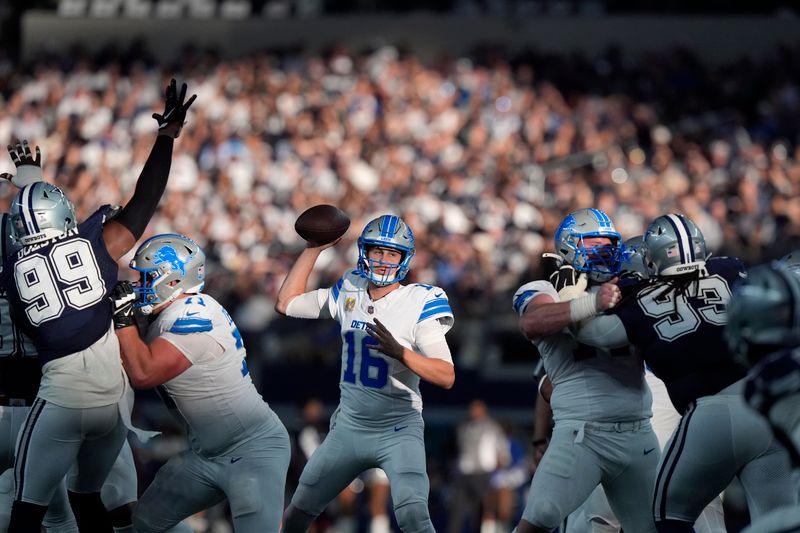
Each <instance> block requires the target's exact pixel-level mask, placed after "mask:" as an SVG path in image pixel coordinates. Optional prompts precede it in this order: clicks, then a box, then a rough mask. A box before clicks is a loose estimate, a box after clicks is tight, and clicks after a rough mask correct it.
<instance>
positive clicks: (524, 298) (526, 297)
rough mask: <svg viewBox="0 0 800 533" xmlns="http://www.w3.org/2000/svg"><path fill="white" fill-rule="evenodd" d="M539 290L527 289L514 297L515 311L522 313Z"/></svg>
mask: <svg viewBox="0 0 800 533" xmlns="http://www.w3.org/2000/svg"><path fill="white" fill-rule="evenodd" d="M538 292H539V291H525V292H523V293H522V294H520V295H519V296H517V297H516V298H514V311H516V312H517V313H521V312H522V310H523V309H525V305H527V303H528V302H529V301H530V300H531V299H532V298H533V297H534V296H536V294H537V293H538Z"/></svg>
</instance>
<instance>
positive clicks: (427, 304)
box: [422, 298, 450, 311]
mask: <svg viewBox="0 0 800 533" xmlns="http://www.w3.org/2000/svg"><path fill="white" fill-rule="evenodd" d="M439 305H450V301H449V300H448V299H447V298H436V299H435V300H428V301H427V302H425V306H424V307H423V308H422V310H423V311H427V310H428V309H431V308H432V307H436V306H439Z"/></svg>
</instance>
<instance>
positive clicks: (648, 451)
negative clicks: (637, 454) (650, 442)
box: [644, 448, 655, 455]
mask: <svg viewBox="0 0 800 533" xmlns="http://www.w3.org/2000/svg"><path fill="white" fill-rule="evenodd" d="M653 450H655V448H650V449H649V450H645V451H644V454H645V455H647V454H648V453H650V452H652V451H653Z"/></svg>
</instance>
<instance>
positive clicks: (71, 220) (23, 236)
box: [10, 181, 78, 246]
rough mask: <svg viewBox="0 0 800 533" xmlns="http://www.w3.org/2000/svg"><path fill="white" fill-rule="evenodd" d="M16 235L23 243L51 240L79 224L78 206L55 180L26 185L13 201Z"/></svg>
mask: <svg viewBox="0 0 800 533" xmlns="http://www.w3.org/2000/svg"><path fill="white" fill-rule="evenodd" d="M10 215H11V225H12V227H13V230H14V238H15V239H16V240H17V241H18V242H19V243H20V244H22V245H25V246H27V245H31V244H37V243H42V242H47V241H49V240H50V239H54V238H56V237H60V236H62V235H64V234H66V233H67V231H69V230H71V229H73V228H75V227H76V226H77V225H78V221H77V220H76V217H75V206H74V205H72V202H70V201H69V198H67V195H65V194H64V192H63V191H62V190H61V189H59V188H58V187H56V186H55V185H53V184H51V183H46V182H44V181H37V182H35V183H31V184H30V185H26V186H24V187H23V188H22V189H20V191H19V192H18V193H17V196H16V197H15V198H14V200H13V201H12V202H11V210H10Z"/></svg>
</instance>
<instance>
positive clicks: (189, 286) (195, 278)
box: [130, 234, 206, 314]
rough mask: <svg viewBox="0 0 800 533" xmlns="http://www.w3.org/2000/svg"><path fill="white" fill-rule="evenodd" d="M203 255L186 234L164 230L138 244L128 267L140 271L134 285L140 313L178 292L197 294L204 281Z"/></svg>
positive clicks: (164, 301)
mask: <svg viewBox="0 0 800 533" xmlns="http://www.w3.org/2000/svg"><path fill="white" fill-rule="evenodd" d="M205 264H206V255H205V254H204V253H203V250H201V249H200V247H199V246H198V245H197V243H196V242H194V241H193V240H192V239H190V238H189V237H185V236H183V235H174V234H163V235H156V236H155V237H151V238H149V239H147V240H146V241H145V242H143V243H142V245H141V246H139V249H138V250H136V253H135V254H134V256H133V260H132V261H131V264H130V267H131V268H132V269H134V270H136V271H138V272H140V273H141V282H140V285H139V286H138V287H136V288H135V289H134V291H135V293H136V295H137V296H138V297H139V301H138V302H137V303H136V307H137V308H139V309H140V310H141V311H142V312H143V313H145V314H147V313H151V312H152V311H153V310H154V309H155V308H157V307H159V306H161V305H163V304H165V303H168V302H171V301H172V300H174V299H175V298H177V297H178V296H180V295H181V294H196V293H198V292H200V291H201V290H203V285H204V284H205Z"/></svg>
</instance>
